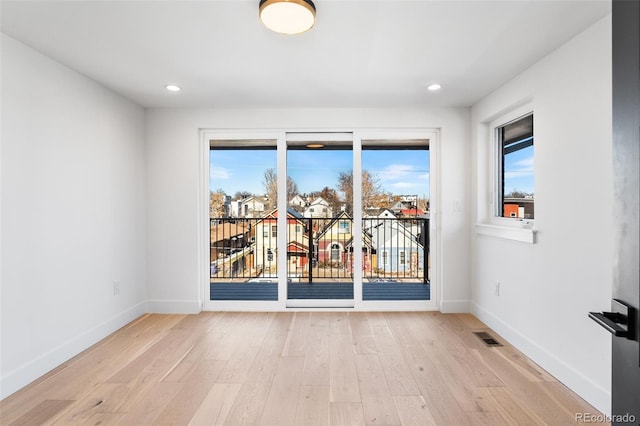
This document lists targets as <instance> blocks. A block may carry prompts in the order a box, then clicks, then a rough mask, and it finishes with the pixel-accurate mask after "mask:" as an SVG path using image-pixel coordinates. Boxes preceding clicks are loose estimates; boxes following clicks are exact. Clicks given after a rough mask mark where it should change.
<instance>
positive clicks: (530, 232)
mask: <svg viewBox="0 0 640 426" xmlns="http://www.w3.org/2000/svg"><path fill="white" fill-rule="evenodd" d="M476 233H477V234H478V235H487V236H489V237H495V238H503V239H505V240H513V241H520V242H523V243H529V244H535V242H536V230H535V229H532V228H527V227H524V226H520V227H519V226H502V225H492V224H488V223H478V224H476Z"/></svg>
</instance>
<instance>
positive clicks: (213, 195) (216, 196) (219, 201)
mask: <svg viewBox="0 0 640 426" xmlns="http://www.w3.org/2000/svg"><path fill="white" fill-rule="evenodd" d="M225 198H226V194H225V193H224V191H223V190H222V189H216V190H215V192H214V191H209V217H210V218H213V217H216V218H220V217H224V215H225V209H224V202H225Z"/></svg>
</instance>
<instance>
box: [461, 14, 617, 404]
mask: <svg viewBox="0 0 640 426" xmlns="http://www.w3.org/2000/svg"><path fill="white" fill-rule="evenodd" d="M610 33H611V20H610V17H608V18H605V19H603V20H601V21H599V22H597V23H596V24H594V25H593V26H592V27H590V28H588V29H587V30H586V31H585V32H583V33H582V34H580V35H578V36H576V37H575V38H574V39H572V40H570V41H569V42H568V43H566V44H565V45H563V46H562V47H560V48H559V49H557V50H556V51H555V52H553V53H551V54H550V55H548V56H547V57H545V58H544V59H543V60H541V61H540V62H538V63H537V64H536V65H534V66H533V67H531V68H529V69H528V70H527V71H525V72H524V73H522V74H521V75H519V76H518V77H517V78H515V79H513V80H512V81H510V82H509V83H507V84H505V85H504V86H503V87H501V88H500V89H498V90H496V91H495V92H494V93H492V94H491V95H490V96H488V97H486V98H485V99H483V100H482V101H481V102H478V103H477V104H476V105H474V106H473V107H472V119H471V129H472V134H473V149H474V154H473V155H474V160H473V161H474V168H475V173H474V179H473V187H474V191H473V193H474V194H475V192H476V191H475V189H476V188H477V194H478V195H477V197H476V199H475V200H474V205H475V206H477V209H476V211H475V215H474V216H475V217H476V218H477V219H478V223H481V222H483V220H484V219H485V218H486V215H487V212H488V209H489V205H488V204H489V202H488V200H489V197H488V195H487V194H488V192H489V191H490V190H491V189H490V188H489V185H488V182H489V176H490V174H491V171H490V170H489V169H488V167H487V164H488V159H489V158H490V152H489V149H488V146H489V140H488V138H489V132H488V128H487V126H486V123H487V122H490V121H491V120H492V119H493V118H495V117H496V116H498V115H499V114H501V113H504V112H505V111H506V110H508V109H509V108H511V107H513V106H514V105H518V104H521V103H522V102H523V101H527V100H532V102H533V109H534V137H535V229H537V230H538V233H537V242H536V243H535V244H526V243H520V242H515V241H509V240H505V239H500V238H496V237H490V236H484V235H476V234H475V233H474V232H473V231H472V237H471V240H472V247H473V254H472V260H473V262H472V265H473V268H472V269H473V273H472V277H473V280H472V298H473V309H472V310H473V312H474V313H475V314H476V315H477V316H478V317H479V318H480V319H482V320H483V321H484V322H485V323H487V324H488V325H489V326H491V327H492V328H493V329H494V330H496V331H497V332H498V333H500V334H502V335H503V336H504V337H506V338H507V339H508V340H509V341H510V342H512V343H514V344H515V345H516V346H517V347H519V349H521V350H522V351H523V352H524V353H525V354H527V355H528V356H529V357H531V358H532V359H533V360H534V361H536V362H537V363H539V364H540V365H541V366H542V367H543V368H545V369H547V370H548V371H549V372H551V373H552V374H553V375H554V376H556V377H557V378H558V379H559V380H561V381H562V382H564V383H565V384H566V385H568V386H569V387H570V388H571V389H573V390H574V391H575V392H577V393H578V394H580V395H581V396H582V397H583V398H585V399H586V400H587V401H589V402H590V403H591V404H593V405H594V406H595V407H596V408H598V409H600V410H602V411H604V412H607V413H608V412H610V368H611V355H610V352H611V348H610V336H609V334H608V333H606V332H605V331H604V330H602V329H601V328H600V327H598V326H597V325H596V324H595V323H594V322H593V321H591V320H589V319H588V317H587V313H588V312H589V311H602V310H608V308H609V307H610V306H609V305H610V298H611V281H612V270H613V266H612V239H611V230H612V165H611V37H610ZM474 197H475V195H474ZM495 282H500V283H501V294H500V295H499V296H495V295H494V283H495Z"/></svg>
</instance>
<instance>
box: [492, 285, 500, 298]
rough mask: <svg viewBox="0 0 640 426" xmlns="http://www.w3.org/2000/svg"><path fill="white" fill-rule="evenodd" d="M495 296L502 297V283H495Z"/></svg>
mask: <svg viewBox="0 0 640 426" xmlns="http://www.w3.org/2000/svg"><path fill="white" fill-rule="evenodd" d="M493 294H494V295H495V296H500V283H499V282H496V283H494V289H493Z"/></svg>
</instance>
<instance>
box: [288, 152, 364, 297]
mask: <svg viewBox="0 0 640 426" xmlns="http://www.w3.org/2000/svg"><path fill="white" fill-rule="evenodd" d="M352 167H353V153H352V150H351V148H350V146H349V147H344V146H342V147H339V148H332V147H330V146H329V147H324V148H322V149H305V148H304V147H293V149H291V148H290V149H289V150H288V151H287V182H288V185H287V201H288V206H289V221H290V222H289V223H290V224H289V226H288V230H287V231H288V234H287V245H288V248H287V257H288V265H289V270H288V271H287V274H288V277H289V286H288V290H289V292H288V298H289V299H353V276H352V267H353V235H352V229H353V219H352V216H351V214H352V208H353V178H352V172H351V170H352Z"/></svg>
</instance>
